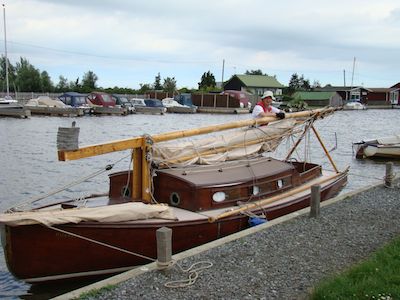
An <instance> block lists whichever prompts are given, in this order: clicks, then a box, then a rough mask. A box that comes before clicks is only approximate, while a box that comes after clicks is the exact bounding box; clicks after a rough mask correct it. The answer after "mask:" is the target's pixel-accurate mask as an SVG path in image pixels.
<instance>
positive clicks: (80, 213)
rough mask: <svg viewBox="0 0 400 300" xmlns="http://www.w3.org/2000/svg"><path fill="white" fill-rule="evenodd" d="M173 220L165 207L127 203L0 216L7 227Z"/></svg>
mask: <svg viewBox="0 0 400 300" xmlns="http://www.w3.org/2000/svg"><path fill="white" fill-rule="evenodd" d="M152 218H158V219H169V220H174V219H175V215H174V212H173V210H172V209H171V208H170V207H169V206H168V205H163V204H144V203H142V202H129V203H124V204H115V205H109V206H100V207H82V208H72V209H63V210H43V211H27V212H16V213H12V214H9V213H3V214H0V223H1V224H7V225H10V226H19V225H31V224H44V225H46V226H52V225H57V224H66V223H75V224H76V223H79V222H82V221H88V222H111V223H113V222H116V223H118V222H126V221H132V220H143V219H152Z"/></svg>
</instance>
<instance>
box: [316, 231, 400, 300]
mask: <svg viewBox="0 0 400 300" xmlns="http://www.w3.org/2000/svg"><path fill="white" fill-rule="evenodd" d="M310 299H313V300H317V299H388V300H389V299H400V238H397V239H395V240H393V241H392V242H391V243H389V244H387V245H386V246H384V247H383V248H381V249H380V250H378V251H377V252H376V253H374V254H373V255H372V257H370V258H369V259H368V260H366V261H364V262H362V263H360V264H358V265H356V266H353V267H352V268H350V269H349V270H347V271H345V272H344V273H342V274H340V275H337V276H334V277H330V278H328V279H326V280H324V281H322V282H320V283H319V284H318V285H317V286H316V287H315V288H314V290H313V292H312V294H311V296H310Z"/></svg>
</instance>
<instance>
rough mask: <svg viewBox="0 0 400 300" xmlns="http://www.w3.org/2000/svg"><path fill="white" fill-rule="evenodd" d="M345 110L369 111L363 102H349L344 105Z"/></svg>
mask: <svg viewBox="0 0 400 300" xmlns="http://www.w3.org/2000/svg"><path fill="white" fill-rule="evenodd" d="M343 109H344V110H362V109H367V107H366V106H365V105H364V104H362V103H361V102H358V101H352V102H347V103H346V104H345V105H343Z"/></svg>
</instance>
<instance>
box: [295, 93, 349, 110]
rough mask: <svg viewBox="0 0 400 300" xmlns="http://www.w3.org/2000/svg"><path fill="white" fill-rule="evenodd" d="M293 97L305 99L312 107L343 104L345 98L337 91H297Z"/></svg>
mask: <svg viewBox="0 0 400 300" xmlns="http://www.w3.org/2000/svg"><path fill="white" fill-rule="evenodd" d="M292 98H293V99H300V100H303V101H304V102H306V103H307V105H308V106H312V107H324V106H334V107H337V106H342V105H343V98H342V97H341V96H340V95H339V94H338V93H336V92H295V93H294V94H293V95H292Z"/></svg>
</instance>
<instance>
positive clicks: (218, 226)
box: [0, 110, 347, 283]
mask: <svg viewBox="0 0 400 300" xmlns="http://www.w3.org/2000/svg"><path fill="white" fill-rule="evenodd" d="M325 113H326V111H322V110H318V111H310V112H302V113H296V114H290V115H288V116H287V119H290V118H295V120H296V122H297V123H298V122H299V119H300V118H302V119H303V121H304V122H305V123H306V124H308V125H307V126H305V130H304V131H303V132H302V133H301V134H300V138H299V140H298V142H299V141H300V140H301V138H302V137H303V136H304V134H305V132H306V131H307V130H308V129H309V128H313V127H312V122H313V121H314V120H315V119H316V118H318V116H321V115H323V114H325ZM272 120H274V118H268V117H267V118H263V119H262V121H260V120H257V123H258V124H260V123H261V124H262V123H266V122H271V121H272ZM279 122H281V121H279ZM279 122H277V123H276V124H278V125H279V124H281V123H279ZM255 123H256V121H254V120H247V121H240V122H235V123H230V124H224V125H216V126H210V127H205V128H200V129H196V130H186V131H181V132H173V133H167V134H160V135H154V136H152V137H148V136H146V137H137V138H132V139H128V140H123V141H116V142H111V143H108V144H102V145H95V146H88V147H84V148H80V149H76V150H60V151H59V158H60V159H61V160H69V159H78V158H82V157H88V156H92V155H98V154H104V153H108V152H112V151H120V150H123V149H129V148H133V149H135V150H134V151H133V159H132V160H133V164H134V167H133V169H132V170H133V171H123V172H118V173H113V174H111V175H110V176H109V177H110V188H109V193H108V195H107V196H105V197H95V198H93V199H85V205H84V206H82V204H81V202H79V201H72V200H68V201H63V202H61V203H60V202H59V203H55V204H54V205H51V206H50V205H46V206H43V207H41V208H35V209H31V210H30V211H18V209H17V208H16V209H14V210H12V211H9V212H7V213H4V214H2V215H0V222H1V223H2V224H3V225H4V226H2V228H3V229H2V241H3V248H4V253H5V257H6V261H7V266H8V268H9V270H10V272H11V273H12V274H14V276H16V277H17V278H20V279H22V280H24V281H26V282H30V283H34V282H45V281H52V280H62V279H71V278H79V277H88V276H96V275H100V274H109V273H118V272H122V271H125V270H128V269H131V268H133V267H135V266H137V265H141V264H145V263H148V262H150V261H152V260H155V259H156V255H157V247H156V230H157V229H159V228H161V227H164V226H165V227H169V228H171V229H172V251H173V253H178V252H181V251H183V250H186V249H190V248H192V247H195V246H198V245H202V244H204V243H207V242H210V241H213V240H216V239H218V238H221V237H223V236H227V235H229V234H232V233H235V232H238V231H240V230H243V229H245V228H248V227H249V226H250V225H249V220H250V219H251V218H252V217H254V216H258V217H259V218H261V219H263V218H264V219H265V218H266V219H267V220H271V219H274V218H277V217H279V216H282V215H285V214H288V213H290V212H293V211H296V210H299V209H302V208H304V207H307V206H308V205H309V202H310V194H311V193H310V188H311V186H313V185H320V186H321V200H326V199H328V198H330V197H332V196H334V195H335V194H337V193H338V192H339V191H340V189H341V188H342V187H343V186H344V185H345V184H346V182H347V171H344V172H339V171H338V170H337V169H336V166H335V165H334V163H333V162H332V164H333V166H334V169H335V170H336V171H335V172H332V171H330V172H328V171H324V170H322V168H321V166H319V165H317V164H313V163H307V162H297V161H293V160H290V155H291V153H292V152H293V150H292V151H290V153H289V154H288V157H287V159H286V160H283V161H282V160H277V159H273V158H271V157H264V156H260V155H258V156H257V157H255V156H254V153H252V154H251V156H249V155H248V154H249V153H246V158H245V159H236V156H235V155H236V154H237V153H235V155H233V153H230V154H229V155H225V158H224V161H223V162H221V161H220V162H219V163H217V164H214V165H207V166H204V165H203V166H199V165H197V164H195V165H187V164H186V163H187V162H188V161H191V162H193V161H196V162H197V163H198V161H199V160H201V159H199V157H202V156H207V155H208V158H209V160H210V155H215V154H217V155H218V157H219V158H220V154H221V152H223V153H226V152H229V151H230V150H234V151H236V149H232V148H234V147H236V146H237V144H235V143H236V142H235V141H234V140H236V139H232V143H233V144H229V146H226V145H225V146H224V147H216V146H215V142H214V146H215V147H214V148H213V149H212V150H210V149H208V150H204V149H200V148H198V149H197V150H196V151H195V152H196V153H197V155H198V156H199V157H196V158H193V155H192V154H191V153H188V152H185V151H183V153H181V155H180V156H179V155H177V154H176V152H173V154H172V156H169V157H168V155H167V157H166V156H165V155H164V154H165V153H166V152H168V151H171V149H169V150H168V151H167V150H165V148H163V149H160V148H157V147H156V145H155V144H157V143H160V144H162V142H163V141H167V140H171V139H173V140H175V139H176V138H178V137H183V136H184V137H187V136H190V135H195V134H198V133H199V132H200V133H207V132H214V131H216V130H225V129H229V128H236V127H243V126H247V127H248V126H249V125H252V124H253V125H254V124H255ZM264 127H265V128H256V129H255V132H259V131H260V130H262V131H263V132H264V133H266V132H269V134H268V137H266V136H264V135H263V136H264V137H263V138H261V139H262V140H263V144H264V146H265V145H266V144H265V143H267V144H268V143H269V142H270V140H271V136H272V134H271V132H272V131H274V132H275V133H276V132H277V131H276V130H277V128H278V127H279V130H280V132H279V135H282V133H283V134H286V133H293V129H290V130H288V129H285V128H284V126H280V125H279V126H276V125H273V124H272V123H271V125H268V126H264ZM249 130H252V129H249ZM279 130H278V131H279ZM297 132H298V131H297ZM316 134H317V133H316ZM246 135H249V136H250V135H251V133H250V132H246ZM280 138H281V137H280ZM280 138H278V139H280ZM318 138H319V136H318ZM226 139H227V137H226V136H225V140H226ZM258 140H259V138H258ZM273 144H274V143H272V144H271V143H270V144H268V147H272V145H273ZM173 145H175V144H173ZM202 145H203V146H204V145H205V144H204V143H203V144H202ZM232 145H236V146H232ZM249 145H250V146H251V147H253V146H254V145H255V142H254V143H253V142H250V141H246V143H245V145H244V146H245V147H246V146H249ZM297 145H298V143H296V145H295V146H297ZM169 146H171V145H169ZM167 148H168V147H167ZM293 149H294V148H293ZM324 149H325V148H324ZM247 150H248V151H250V150H251V149H250V148H247ZM247 150H246V151H247ZM261 150H262V149H261ZM210 151H211V152H212V154H210ZM256 152H260V149H259V150H257V151H256ZM160 153H162V154H163V155H164V156H160ZM150 154H152V155H154V157H152V156H151V155H150ZM327 155H329V154H328V153H327ZM228 156H229V157H231V158H232V157H234V158H235V159H232V160H230V161H226V158H227V157H228ZM214 158H215V157H214ZM209 160H208V162H209ZM228 160H229V159H228ZM172 162H174V163H176V166H175V167H174V168H166V167H165V166H167V165H170V163H172ZM150 174H152V175H151V176H150Z"/></svg>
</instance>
